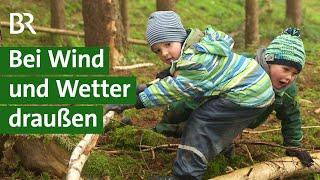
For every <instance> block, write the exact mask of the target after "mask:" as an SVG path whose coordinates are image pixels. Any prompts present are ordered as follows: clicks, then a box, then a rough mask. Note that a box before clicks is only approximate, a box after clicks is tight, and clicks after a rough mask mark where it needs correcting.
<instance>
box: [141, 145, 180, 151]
mask: <svg viewBox="0 0 320 180" xmlns="http://www.w3.org/2000/svg"><path fill="white" fill-rule="evenodd" d="M178 146H179V144H163V145H159V146H154V147H152V146H147V145H140V147H141V148H146V149H143V150H142V151H152V150H156V149H165V150H174V151H176V150H177V149H174V148H178Z"/></svg>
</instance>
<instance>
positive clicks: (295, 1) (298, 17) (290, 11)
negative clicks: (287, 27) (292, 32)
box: [286, 0, 302, 27]
mask: <svg viewBox="0 0 320 180" xmlns="http://www.w3.org/2000/svg"><path fill="white" fill-rule="evenodd" d="M286 4H287V6H286V18H287V19H288V20H289V21H290V23H293V25H295V26H297V27H298V26H300V25H301V23H302V10H301V9H302V8H301V7H302V1H301V0H287V2H286Z"/></svg>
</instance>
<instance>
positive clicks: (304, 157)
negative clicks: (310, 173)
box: [286, 149, 314, 167]
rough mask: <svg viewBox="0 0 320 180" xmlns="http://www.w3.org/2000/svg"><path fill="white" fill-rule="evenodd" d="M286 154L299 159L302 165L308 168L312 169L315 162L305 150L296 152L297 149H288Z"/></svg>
mask: <svg viewBox="0 0 320 180" xmlns="http://www.w3.org/2000/svg"><path fill="white" fill-rule="evenodd" d="M286 154H287V155H288V156H295V157H297V158H298V159H299V160H300V161H301V163H302V164H303V165H305V166H307V167H310V166H312V165H313V163H314V161H313V159H312V157H311V156H310V154H309V153H308V151H304V150H296V149H287V150H286Z"/></svg>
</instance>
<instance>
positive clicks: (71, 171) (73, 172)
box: [66, 111, 114, 180]
mask: <svg viewBox="0 0 320 180" xmlns="http://www.w3.org/2000/svg"><path fill="white" fill-rule="evenodd" d="M113 116H114V111H110V112H108V113H107V114H105V115H104V117H103V127H105V126H106V125H108V123H109V122H110V119H111V118H112V117H113ZM99 136H100V135H99V134H86V135H85V137H84V138H83V139H82V140H81V141H80V142H79V143H78V145H77V146H76V147H75V148H74V150H73V152H72V154H71V156H70V160H69V168H68V173H67V176H66V179H67V180H73V179H74V180H78V179H80V177H81V171H82V168H83V166H84V163H85V162H86V161H87V159H88V157H89V155H90V153H91V150H92V149H93V147H95V145H96V144H97V141H98V138H99Z"/></svg>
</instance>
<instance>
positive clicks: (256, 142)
mask: <svg viewBox="0 0 320 180" xmlns="http://www.w3.org/2000/svg"><path fill="white" fill-rule="evenodd" d="M234 144H253V145H265V146H271V147H278V148H282V149H293V150H300V151H301V150H303V151H313V152H320V150H312V149H307V148H299V147H286V146H282V145H279V144H275V143H268V142H261V141H255V142H252V141H246V140H242V141H238V142H234Z"/></svg>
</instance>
